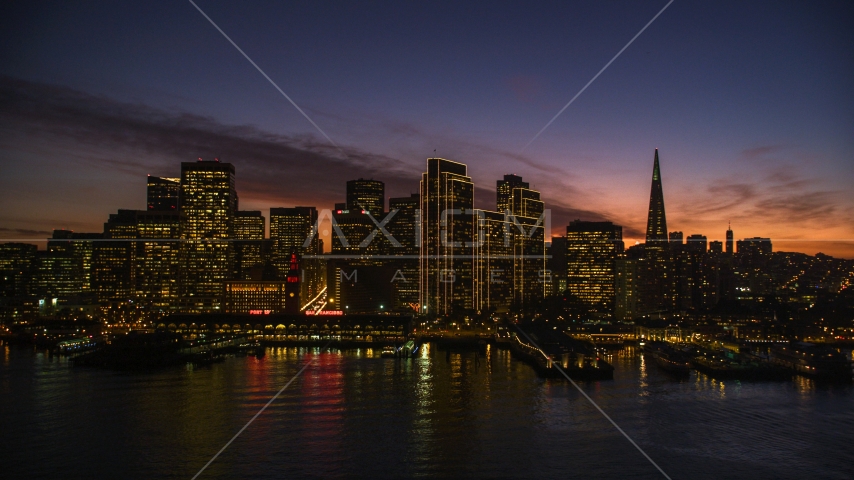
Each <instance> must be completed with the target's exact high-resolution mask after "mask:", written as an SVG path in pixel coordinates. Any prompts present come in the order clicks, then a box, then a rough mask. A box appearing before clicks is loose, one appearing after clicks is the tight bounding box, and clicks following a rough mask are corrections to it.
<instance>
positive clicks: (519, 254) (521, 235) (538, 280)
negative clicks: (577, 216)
mask: <svg viewBox="0 0 854 480" xmlns="http://www.w3.org/2000/svg"><path fill="white" fill-rule="evenodd" d="M505 178H506V177H505ZM516 178H518V179H519V183H520V185H517V186H514V187H513V190H512V192H511V195H510V208H509V211H510V213H511V217H510V218H509V219H508V224H507V228H508V229H509V230H510V239H511V242H512V249H513V250H512V255H513V305H514V306H515V307H516V308H519V309H525V308H527V307H531V306H533V305H535V304H537V302H538V301H539V300H541V299H542V298H543V295H544V292H545V279H544V273H545V269H546V258H545V254H546V252H545V247H546V244H545V235H546V232H545V227H546V225H545V215H544V213H545V204H544V203H543V201H542V200H540V192H538V191H536V190H531V189H529V188H528V187H527V183H524V182H521V180H522V178H521V177H516Z"/></svg>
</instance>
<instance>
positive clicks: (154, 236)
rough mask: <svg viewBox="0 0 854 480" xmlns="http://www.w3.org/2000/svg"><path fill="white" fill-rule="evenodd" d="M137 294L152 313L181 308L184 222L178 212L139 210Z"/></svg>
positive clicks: (136, 263)
mask: <svg viewBox="0 0 854 480" xmlns="http://www.w3.org/2000/svg"><path fill="white" fill-rule="evenodd" d="M136 238H137V241H136V242H135V248H134V255H135V260H134V264H135V272H134V276H135V291H136V298H137V301H138V302H139V303H141V304H142V305H144V306H145V307H146V308H148V309H149V310H150V311H151V312H155V313H156V312H171V311H174V310H175V309H176V307H177V305H178V295H179V289H178V285H179V281H180V277H179V274H178V269H179V268H180V263H179V262H180V258H181V257H180V255H181V242H180V238H181V221H180V216H179V215H178V213H177V212H174V211H166V210H163V211H157V210H149V211H141V210H138V211H136Z"/></svg>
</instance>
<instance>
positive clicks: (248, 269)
mask: <svg viewBox="0 0 854 480" xmlns="http://www.w3.org/2000/svg"><path fill="white" fill-rule="evenodd" d="M264 220H265V219H264V217H263V216H262V215H261V212H260V211H244V210H239V211H237V212H236V213H235V216H234V242H233V243H234V271H233V274H232V278H233V279H236V280H262V277H264V272H265V267H266V266H267V263H268V260H269V257H270V253H271V248H270V245H271V244H272V242H268V241H266V240H264V230H265V221H264ZM270 280H273V279H270Z"/></svg>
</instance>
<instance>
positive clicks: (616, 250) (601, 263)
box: [566, 220, 623, 318]
mask: <svg viewBox="0 0 854 480" xmlns="http://www.w3.org/2000/svg"><path fill="white" fill-rule="evenodd" d="M622 252H623V227H620V226H619V225H614V224H613V223H611V222H583V221H581V220H575V221H573V222H571V223H570V224H569V226H567V227H566V288H567V290H568V291H569V293H570V294H571V295H572V296H573V297H574V298H573V300H574V301H576V302H578V303H580V305H581V306H583V307H585V308H586V309H587V310H588V311H589V312H590V313H591V314H592V315H593V316H596V317H599V318H609V317H610V316H611V315H613V314H614V298H615V293H616V292H615V287H616V280H617V278H616V276H615V275H616V261H617V257H618V256H619V254H620V253H622Z"/></svg>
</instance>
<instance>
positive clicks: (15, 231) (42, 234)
mask: <svg viewBox="0 0 854 480" xmlns="http://www.w3.org/2000/svg"><path fill="white" fill-rule="evenodd" d="M50 235H53V232H48V231H46V230H32V229H29V228H5V227H0V236H2V237H3V238H4V239H9V238H46V237H48V236H50Z"/></svg>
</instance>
